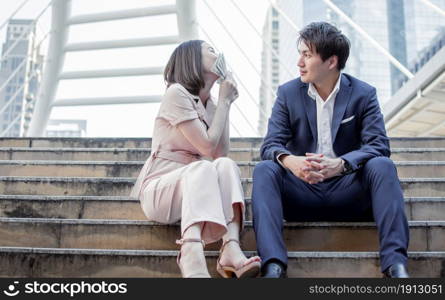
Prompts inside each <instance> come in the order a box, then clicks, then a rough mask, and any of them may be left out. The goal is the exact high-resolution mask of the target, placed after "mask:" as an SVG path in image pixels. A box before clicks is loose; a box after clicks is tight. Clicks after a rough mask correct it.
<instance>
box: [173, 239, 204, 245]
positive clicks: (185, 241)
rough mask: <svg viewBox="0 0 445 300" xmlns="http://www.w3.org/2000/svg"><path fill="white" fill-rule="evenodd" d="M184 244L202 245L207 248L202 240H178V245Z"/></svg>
mask: <svg viewBox="0 0 445 300" xmlns="http://www.w3.org/2000/svg"><path fill="white" fill-rule="evenodd" d="M184 243H201V244H202V246H203V247H205V245H206V244H205V242H204V240H201V239H179V240H176V244H177V245H183V244H184Z"/></svg>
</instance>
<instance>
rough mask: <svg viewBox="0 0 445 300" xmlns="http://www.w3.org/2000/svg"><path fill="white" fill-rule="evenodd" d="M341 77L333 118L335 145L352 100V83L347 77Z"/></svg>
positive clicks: (332, 132)
mask: <svg viewBox="0 0 445 300" xmlns="http://www.w3.org/2000/svg"><path fill="white" fill-rule="evenodd" d="M341 76H342V78H341V83H340V90H339V91H338V94H337V97H336V98H335V105H334V115H333V117H332V127H331V130H332V131H331V136H332V143H334V141H335V138H336V136H337V132H338V129H339V128H340V123H341V120H343V116H344V115H345V111H346V107H347V106H348V103H349V100H350V99H351V91H352V88H351V86H350V81H349V79H348V78H347V77H346V76H344V75H341Z"/></svg>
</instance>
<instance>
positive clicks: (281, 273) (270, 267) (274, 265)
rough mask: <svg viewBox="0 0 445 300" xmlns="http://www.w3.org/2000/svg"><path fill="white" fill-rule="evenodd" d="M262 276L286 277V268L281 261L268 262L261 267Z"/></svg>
mask: <svg viewBox="0 0 445 300" xmlns="http://www.w3.org/2000/svg"><path fill="white" fill-rule="evenodd" d="M262 275H263V276H262V278H287V274H286V268H285V266H284V265H283V264H282V263H278V262H269V263H267V264H266V265H265V266H264V267H263V274H262Z"/></svg>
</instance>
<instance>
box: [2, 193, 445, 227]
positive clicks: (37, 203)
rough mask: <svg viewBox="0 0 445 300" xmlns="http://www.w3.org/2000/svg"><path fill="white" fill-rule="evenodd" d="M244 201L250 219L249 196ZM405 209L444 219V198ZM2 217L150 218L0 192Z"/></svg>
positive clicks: (126, 205)
mask: <svg viewBox="0 0 445 300" xmlns="http://www.w3.org/2000/svg"><path fill="white" fill-rule="evenodd" d="M245 202H246V220H248V221H250V220H252V212H251V200H250V198H246V199H245ZM405 211H406V216H407V218H408V219H410V220H413V221H445V198H440V197H438V198H406V199H405ZM0 217H8V218H57V219H111V220H141V221H145V220H147V218H146V216H145V215H144V213H143V212H142V209H141V206H140V202H139V200H134V199H131V198H128V197H118V196H41V195H0Z"/></svg>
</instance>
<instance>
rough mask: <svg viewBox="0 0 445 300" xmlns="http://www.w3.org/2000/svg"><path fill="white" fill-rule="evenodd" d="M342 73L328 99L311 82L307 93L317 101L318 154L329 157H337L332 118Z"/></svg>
mask: <svg viewBox="0 0 445 300" xmlns="http://www.w3.org/2000/svg"><path fill="white" fill-rule="evenodd" d="M340 81H341V74H340V76H339V77H338V80H337V83H336V84H335V86H334V89H333V90H332V92H331V94H330V95H329V96H328V98H327V99H326V101H323V99H322V98H321V97H320V95H319V94H318V91H317V89H316V88H315V86H314V85H313V84H312V83H309V89H308V91H307V94H308V95H309V97H311V98H312V99H313V100H314V101H315V102H316V103H317V136H318V141H317V154H324V156H326V157H329V158H337V155H336V154H335V152H334V149H333V146H332V134H331V133H332V131H331V128H332V118H333V115H334V105H335V98H336V97H337V94H338V91H339V90H340Z"/></svg>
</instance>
